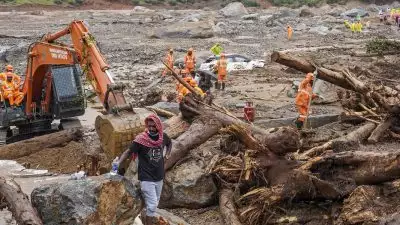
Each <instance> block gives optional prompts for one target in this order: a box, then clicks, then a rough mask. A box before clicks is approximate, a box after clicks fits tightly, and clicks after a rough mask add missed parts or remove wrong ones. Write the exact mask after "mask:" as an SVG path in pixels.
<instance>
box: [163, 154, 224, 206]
mask: <svg viewBox="0 0 400 225" xmlns="http://www.w3.org/2000/svg"><path fill="white" fill-rule="evenodd" d="M205 167H206V166H205V164H204V162H203V161H201V160H199V161H197V160H195V159H192V160H189V161H187V162H185V163H182V164H181V165H178V166H175V167H174V169H173V170H170V171H168V172H167V174H166V177H165V180H164V186H163V192H162V195H161V201H160V208H176V207H180V208H203V207H207V206H210V205H213V204H214V203H215V202H216V199H217V191H218V189H217V186H216V185H215V183H214V181H213V178H212V176H211V175H209V174H207V173H206V172H205Z"/></svg>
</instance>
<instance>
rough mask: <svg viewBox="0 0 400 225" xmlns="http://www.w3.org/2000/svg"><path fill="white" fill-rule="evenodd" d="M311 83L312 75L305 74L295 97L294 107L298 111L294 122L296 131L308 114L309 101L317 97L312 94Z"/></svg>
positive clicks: (312, 80)
mask: <svg viewBox="0 0 400 225" xmlns="http://www.w3.org/2000/svg"><path fill="white" fill-rule="evenodd" d="M313 82H314V74H312V73H307V75H306V78H305V79H304V80H303V81H302V82H301V83H300V85H299V91H298V93H297V96H296V107H297V110H298V111H299V117H298V118H297V120H296V122H295V123H296V126H297V128H298V129H301V128H302V127H303V124H304V121H305V119H306V118H307V116H308V114H310V111H309V109H308V107H309V106H310V101H311V100H312V99H315V98H317V97H318V95H316V94H314V93H312V86H313ZM310 95H311V96H310Z"/></svg>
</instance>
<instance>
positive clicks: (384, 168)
mask: <svg viewBox="0 0 400 225" xmlns="http://www.w3.org/2000/svg"><path fill="white" fill-rule="evenodd" d="M300 168H301V169H302V170H306V171H310V172H312V173H315V174H319V176H320V177H321V178H322V179H324V180H330V181H332V182H334V181H335V180H342V181H343V180H347V182H349V181H352V182H354V184H356V185H375V184H380V183H383V182H388V181H392V180H395V179H398V178H400V153H398V152H397V153H390V152H364V151H353V152H339V153H331V154H326V155H324V156H320V157H315V158H313V159H311V160H309V161H308V162H307V163H306V164H304V165H302V166H301V167H300ZM350 183H351V182H350Z"/></svg>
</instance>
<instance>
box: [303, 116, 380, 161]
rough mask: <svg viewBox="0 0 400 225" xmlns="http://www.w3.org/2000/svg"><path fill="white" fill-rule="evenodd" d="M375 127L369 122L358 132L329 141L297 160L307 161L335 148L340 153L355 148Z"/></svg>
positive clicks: (304, 153)
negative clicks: (344, 149) (343, 149)
mask: <svg viewBox="0 0 400 225" xmlns="http://www.w3.org/2000/svg"><path fill="white" fill-rule="evenodd" d="M375 127H376V124H374V123H371V122H367V123H366V124H365V125H363V126H361V127H359V128H358V129H357V130H355V131H353V132H350V133H349V134H348V135H346V136H344V137H339V138H336V139H333V140H331V141H328V142H326V143H325V144H323V145H321V146H317V147H314V148H311V149H309V150H307V151H305V152H303V153H302V154H300V155H299V156H298V157H296V158H297V159H299V160H307V159H309V158H311V157H315V156H318V155H321V154H322V153H323V152H324V151H326V150H329V149H333V148H334V149H335V150H336V151H340V150H341V149H342V148H347V149H350V148H354V145H355V146H358V143H359V142H360V141H362V140H364V139H366V138H367V137H368V136H369V135H370V134H371V132H372V131H373V130H374V129H375Z"/></svg>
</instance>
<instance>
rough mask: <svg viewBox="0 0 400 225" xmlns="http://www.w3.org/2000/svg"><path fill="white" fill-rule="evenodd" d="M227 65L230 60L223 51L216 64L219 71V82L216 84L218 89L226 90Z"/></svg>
mask: <svg viewBox="0 0 400 225" xmlns="http://www.w3.org/2000/svg"><path fill="white" fill-rule="evenodd" d="M227 66H228V62H227V61H226V59H225V54H224V53H221V55H220V59H219V60H218V61H217V63H216V64H215V65H214V67H215V69H216V70H217V71H218V72H217V73H218V84H217V85H216V89H218V90H219V89H220V88H221V89H222V90H225V80H226V76H227V73H228V72H227Z"/></svg>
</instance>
